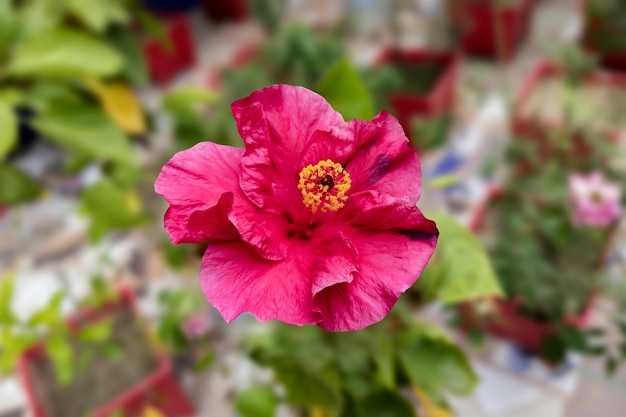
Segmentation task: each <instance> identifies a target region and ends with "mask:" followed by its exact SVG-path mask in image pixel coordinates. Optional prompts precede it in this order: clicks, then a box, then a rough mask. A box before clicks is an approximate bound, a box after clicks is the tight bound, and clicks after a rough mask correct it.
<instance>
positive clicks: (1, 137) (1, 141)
mask: <svg viewBox="0 0 626 417" xmlns="http://www.w3.org/2000/svg"><path fill="white" fill-rule="evenodd" d="M0 126H2V129H0V161H1V160H2V159H4V157H5V156H6V155H7V153H9V151H10V150H11V148H13V146H15V142H16V141H17V117H16V116H15V113H13V109H12V108H11V106H10V105H9V104H8V103H6V102H4V101H2V100H0Z"/></svg>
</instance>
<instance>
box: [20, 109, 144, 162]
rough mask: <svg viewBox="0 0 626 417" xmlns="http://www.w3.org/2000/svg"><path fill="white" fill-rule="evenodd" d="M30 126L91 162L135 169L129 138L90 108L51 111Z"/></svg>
mask: <svg viewBox="0 0 626 417" xmlns="http://www.w3.org/2000/svg"><path fill="white" fill-rule="evenodd" d="M32 124H33V126H34V127H35V129H37V131H38V132H40V133H41V134H42V135H43V136H45V137H46V138H47V139H49V140H51V141H53V142H55V143H57V144H58V145H60V146H62V147H64V148H67V149H69V150H74V151H76V152H78V153H80V154H84V155H88V156H91V157H93V158H98V159H103V160H107V161H112V162H119V163H123V164H127V165H136V164H137V162H136V160H135V158H134V156H133V155H134V150H133V147H132V146H131V143H130V139H129V138H128V136H127V135H126V134H125V133H124V132H123V131H122V130H121V129H120V128H119V127H117V125H116V124H115V123H113V121H111V119H110V118H109V117H108V116H107V115H106V114H105V113H103V112H102V111H101V110H100V109H98V108H95V107H89V106H64V107H62V108H61V107H55V108H50V109H48V110H47V111H46V112H44V113H42V114H39V115H37V116H36V117H35V118H33V120H32Z"/></svg>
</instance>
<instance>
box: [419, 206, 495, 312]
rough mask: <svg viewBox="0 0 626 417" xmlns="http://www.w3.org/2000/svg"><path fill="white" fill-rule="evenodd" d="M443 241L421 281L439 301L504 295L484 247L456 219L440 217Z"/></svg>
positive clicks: (446, 216)
mask: <svg viewBox="0 0 626 417" xmlns="http://www.w3.org/2000/svg"><path fill="white" fill-rule="evenodd" d="M430 218H431V219H433V220H434V221H435V222H436V223H437V228H438V229H439V233H440V234H439V241H438V243H437V250H436V251H435V255H434V256H433V259H432V260H431V261H430V263H429V265H428V266H427V267H426V270H425V271H424V272H425V276H423V277H422V279H420V280H419V281H418V284H417V285H418V287H417V288H420V286H423V287H424V289H425V290H426V291H427V292H428V293H429V294H431V295H433V296H434V298H435V299H437V300H438V301H441V302H443V303H458V302H460V301H465V300H470V299H473V298H479V297H485V296H494V295H502V290H501V289H500V285H499V283H498V279H497V278H496V275H495V273H494V271H493V268H492V266H491V262H490V261H489V257H488V255H487V252H486V250H485V248H484V246H483V245H482V244H481V242H480V241H479V240H478V239H477V238H476V236H474V235H473V234H472V233H471V232H470V231H469V230H467V229H466V228H465V227H463V226H462V225H460V224H459V223H458V222H457V221H456V220H454V219H453V218H452V217H450V216H448V215H445V214H441V213H436V214H431V215H430Z"/></svg>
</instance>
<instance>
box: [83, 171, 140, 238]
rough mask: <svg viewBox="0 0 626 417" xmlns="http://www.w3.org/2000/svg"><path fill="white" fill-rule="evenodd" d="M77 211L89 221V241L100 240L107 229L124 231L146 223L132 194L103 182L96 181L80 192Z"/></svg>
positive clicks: (115, 185) (123, 188) (137, 201)
mask: <svg viewBox="0 0 626 417" xmlns="http://www.w3.org/2000/svg"><path fill="white" fill-rule="evenodd" d="M80 211H81V212H82V213H83V214H86V215H88V216H89V217H90V218H91V228H90V237H91V238H92V239H93V240H98V239H100V238H101V237H102V235H103V234H104V232H106V231H107V230H109V229H112V228H118V229H127V228H131V227H136V226H140V225H143V224H146V223H147V221H148V220H147V218H146V217H145V215H144V214H143V211H142V208H141V201H140V200H139V197H138V195H137V194H136V192H135V191H134V190H133V189H128V188H125V187H121V186H119V185H117V184H114V183H112V182H110V181H107V180H102V181H100V182H97V183H95V184H93V185H92V186H90V187H89V188H87V189H86V190H85V191H84V192H83V195H82V196H81V205H80Z"/></svg>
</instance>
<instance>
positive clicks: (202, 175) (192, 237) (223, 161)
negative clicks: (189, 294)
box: [155, 142, 289, 260]
mask: <svg viewBox="0 0 626 417" xmlns="http://www.w3.org/2000/svg"><path fill="white" fill-rule="evenodd" d="M242 154H243V149H238V148H233V147H230V146H222V145H217V144H215V143H212V142H202V143H199V144H197V145H196V146H194V147H193V148H191V149H188V150H185V151H182V152H178V153H177V154H176V155H174V157H173V158H172V159H171V160H170V161H169V162H168V163H167V164H165V166H164V167H163V169H162V170H161V173H160V174H159V177H158V178H157V180H156V182H155V191H156V192H157V193H158V194H161V195H162V196H163V197H165V199H166V200H167V201H168V202H169V203H170V207H169V209H168V210H167V212H166V214H165V229H166V231H167V232H168V234H169V235H170V238H171V239H172V242H174V243H177V244H178V243H195V242H204V241H206V240H209V239H212V240H218V241H224V240H237V239H239V237H240V236H241V238H242V239H243V240H245V241H247V242H248V243H250V244H252V245H253V246H255V247H256V249H257V251H258V252H259V254H261V256H263V257H265V258H267V259H272V260H276V259H284V258H285V257H286V256H287V252H288V249H289V248H288V240H287V228H288V226H289V224H288V222H287V220H286V219H285V218H284V217H283V216H277V215H273V214H271V213H262V212H261V211H260V210H259V209H258V208H257V207H256V206H255V205H253V204H252V203H251V202H250V201H249V200H248V198H247V197H246V196H245V195H244V194H243V192H242V191H241V187H240V186H239V170H240V164H239V163H240V159H241V155H242Z"/></svg>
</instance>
